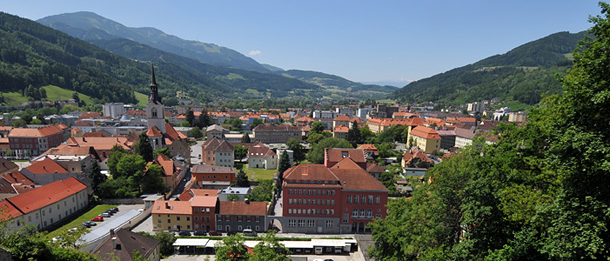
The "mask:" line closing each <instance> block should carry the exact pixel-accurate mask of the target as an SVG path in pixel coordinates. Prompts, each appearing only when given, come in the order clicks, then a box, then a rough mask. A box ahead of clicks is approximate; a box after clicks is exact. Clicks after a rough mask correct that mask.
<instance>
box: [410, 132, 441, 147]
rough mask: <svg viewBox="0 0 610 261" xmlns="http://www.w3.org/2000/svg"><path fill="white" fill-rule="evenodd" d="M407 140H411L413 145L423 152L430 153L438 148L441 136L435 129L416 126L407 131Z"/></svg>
mask: <svg viewBox="0 0 610 261" xmlns="http://www.w3.org/2000/svg"><path fill="white" fill-rule="evenodd" d="M407 140H408V141H411V140H413V142H415V145H416V146H417V147H419V148H421V149H422V150H423V151H424V152H425V153H432V152H435V151H438V150H440V147H441V136H440V135H439V134H438V132H437V131H436V130H435V129H432V128H428V127H424V126H417V127H415V128H414V129H412V130H411V131H410V132H409V136H408V138H407Z"/></svg>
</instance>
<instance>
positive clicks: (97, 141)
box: [66, 137, 133, 151]
mask: <svg viewBox="0 0 610 261" xmlns="http://www.w3.org/2000/svg"><path fill="white" fill-rule="evenodd" d="M66 143H67V144H68V145H78V146H81V147H85V146H91V147H93V148H95V150H98V151H100V150H112V147H114V145H119V146H121V147H123V149H125V150H131V146H133V142H131V141H130V140H128V139H127V138H126V137H73V138H69V139H68V140H67V141H66Z"/></svg>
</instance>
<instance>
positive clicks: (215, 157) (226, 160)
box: [201, 137, 235, 167]
mask: <svg viewBox="0 0 610 261" xmlns="http://www.w3.org/2000/svg"><path fill="white" fill-rule="evenodd" d="M201 148H202V149H201V151H202V154H201V159H202V161H203V164H205V165H208V166H225V167H233V166H235V163H234V161H235V156H234V155H235V154H234V148H233V145H231V144H230V143H228V142H227V141H225V140H221V139H218V138H216V137H215V138H213V139H211V140H207V141H206V142H204V143H203V145H201Z"/></svg>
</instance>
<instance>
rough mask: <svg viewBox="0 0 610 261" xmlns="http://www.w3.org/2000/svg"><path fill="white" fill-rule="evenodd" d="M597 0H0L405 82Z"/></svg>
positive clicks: (576, 24) (550, 25)
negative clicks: (89, 14)
mask: <svg viewBox="0 0 610 261" xmlns="http://www.w3.org/2000/svg"><path fill="white" fill-rule="evenodd" d="M600 10H601V9H600V8H599V6H598V1H591V0H553V1H550V0H538V1H536V0H529V1H523V0H511V1H493V0H492V1H489V0H480V1H470V0H460V1H456V0H451V1H442V0H423V1H422V0H377V1H361V0H351V1H343V0H341V1H340V0H307V1H306V0H260V1H252V0H248V1H246V0H243V1H241V0H240V1H238V0H218V1H216V0H193V1H190V0H182V1H163V0H146V1H145V0H104V1H90V0H54V1H48V0H44V1H43V0H38V1H34V0H3V1H2V2H1V3H0V11H3V12H6V13H10V14H13V15H17V16H20V17H24V18H28V19H31V20H37V19H40V18H43V17H46V16H50V15H56V14H62V13H71V12H78V11H90V12H94V13H97V14H98V15H101V16H103V17H106V18H108V19H111V20H114V21H116V22H119V23H121V24H123V25H125V26H128V27H154V28H157V29H160V30H162V31H164V32H165V33H167V34H171V35H175V36H178V37H180V38H183V39H187V40H197V41H201V42H205V43H213V44H217V45H220V46H223V47H227V48H230V49H233V50H236V51H238V52H240V53H242V54H244V55H246V56H249V57H251V58H253V59H255V60H256V61H258V62H259V63H265V64H270V65H273V66H276V67H280V68H282V69H285V70H287V69H299V70H311V71H319V72H324V73H329V74H334V75H338V76H341V77H344V78H346V79H349V80H352V81H357V82H385V83H393V84H394V85H396V86H403V85H404V84H405V83H406V82H408V81H415V80H419V79H423V78H427V77H430V76H433V75H436V74H438V73H442V72H445V71H448V70H451V69H454V68H457V67H461V66H464V65H467V64H471V63H475V62H477V61H479V60H481V59H484V58H487V57H489V56H492V55H496V54H503V53H506V52H508V51H510V50H511V49H513V48H516V47H518V46H519V45H522V44H525V43H527V42H530V41H533V40H536V39H540V38H543V37H545V36H548V35H550V34H553V33H557V32H562V31H569V32H571V33H577V32H580V31H583V30H587V29H588V28H590V27H591V24H590V23H589V22H588V18H589V16H590V15H593V16H597V15H600Z"/></svg>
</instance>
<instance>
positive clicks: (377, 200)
mask: <svg viewBox="0 0 610 261" xmlns="http://www.w3.org/2000/svg"><path fill="white" fill-rule="evenodd" d="M379 203H381V197H380V196H375V204H379Z"/></svg>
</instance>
